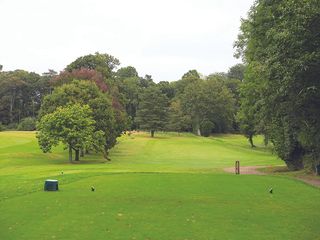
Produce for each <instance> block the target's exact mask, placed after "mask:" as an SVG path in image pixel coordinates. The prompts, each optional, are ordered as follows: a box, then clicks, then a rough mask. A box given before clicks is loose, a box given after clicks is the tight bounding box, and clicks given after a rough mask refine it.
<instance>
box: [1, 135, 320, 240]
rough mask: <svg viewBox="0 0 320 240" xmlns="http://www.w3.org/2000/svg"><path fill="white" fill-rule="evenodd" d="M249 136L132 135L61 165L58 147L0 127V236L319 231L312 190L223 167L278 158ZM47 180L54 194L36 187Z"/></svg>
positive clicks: (297, 234) (240, 235) (303, 234)
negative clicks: (48, 149)
mask: <svg viewBox="0 0 320 240" xmlns="http://www.w3.org/2000/svg"><path fill="white" fill-rule="evenodd" d="M255 140H256V145H257V146H258V147H257V148H255V149H251V148H250V147H249V145H248V143H247V141H246V139H245V138H244V137H242V136H239V135H219V136H214V137H209V138H202V137H196V136H194V135H191V134H176V133H161V134H157V133H156V138H153V139H152V138H150V137H149V135H148V134H146V133H135V134H132V135H131V136H123V137H121V138H120V139H119V144H117V145H116V147H115V148H114V149H113V150H112V151H111V159H112V161H111V162H106V161H104V160H103V159H102V157H101V155H98V154H92V155H86V156H85V157H84V158H83V159H81V161H80V163H78V164H70V163H68V158H67V151H65V150H64V149H63V147H62V146H60V147H58V148H56V149H54V150H53V152H52V153H49V154H43V153H41V151H40V150H39V147H38V146H37V142H36V138H35V133H34V132H1V133H0V143H1V144H0V169H1V171H0V212H1V215H0V239H150V240H151V239H174V240H176V239H177V240H179V239H181V240H183V239H189V240H190V239H319V236H320V228H319V224H320V210H319V207H320V205H319V201H318V199H319V197H320V191H319V189H317V188H315V187H311V186H309V185H306V184H304V183H302V182H299V181H297V180H294V179H291V178H289V177H277V176H257V175H233V174H227V173H224V172H223V168H225V167H232V166H233V165H234V161H235V160H239V161H240V163H241V165H242V166H254V165H255V166H256V165H261V166H277V165H282V164H283V162H282V161H280V160H279V159H277V158H276V157H275V156H274V155H272V149H271V148H270V147H264V146H263V145H262V144H260V143H262V139H260V138H257V139H255ZM48 178H50V179H57V180H59V191H58V192H45V191H43V185H44V181H45V180H46V179H48ZM91 186H94V188H95V191H91ZM271 187H272V188H273V189H274V191H273V194H270V193H269V191H268V190H269V189H270V188H271Z"/></svg>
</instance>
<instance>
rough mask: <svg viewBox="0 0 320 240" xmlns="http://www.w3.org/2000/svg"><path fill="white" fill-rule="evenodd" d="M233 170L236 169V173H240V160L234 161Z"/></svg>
mask: <svg viewBox="0 0 320 240" xmlns="http://www.w3.org/2000/svg"><path fill="white" fill-rule="evenodd" d="M235 170H236V174H240V161H236V166H235Z"/></svg>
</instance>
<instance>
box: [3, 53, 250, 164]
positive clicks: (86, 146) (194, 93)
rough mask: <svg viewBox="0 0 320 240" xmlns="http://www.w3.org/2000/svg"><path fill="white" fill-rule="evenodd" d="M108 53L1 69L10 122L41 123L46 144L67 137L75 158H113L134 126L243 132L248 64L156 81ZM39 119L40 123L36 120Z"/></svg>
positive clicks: (20, 124) (12, 124) (39, 130)
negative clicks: (58, 64) (242, 92)
mask: <svg viewBox="0 0 320 240" xmlns="http://www.w3.org/2000/svg"><path fill="white" fill-rule="evenodd" d="M119 66H120V61H119V60H118V59H117V58H115V57H113V56H111V55H108V54H101V53H95V54H89V55H86V56H82V57H79V58H77V59H76V60H75V61H74V62H72V63H70V64H69V65H67V66H66V67H65V69H64V70H63V71H61V72H60V73H57V72H55V71H54V70H49V71H48V72H46V73H43V74H42V75H39V74H36V73H32V72H31V73H30V72H27V71H23V70H15V71H8V72H5V71H1V72H0V86H1V94H0V116H1V123H2V127H3V128H8V129H16V128H19V129H20V130H35V129H37V137H38V141H39V145H40V147H41V149H42V150H43V151H44V152H48V151H50V150H51V149H52V147H54V146H56V145H58V144H59V143H61V142H62V143H63V144H64V145H65V146H66V148H68V149H69V159H70V161H72V160H73V153H74V160H76V161H78V160H79V159H80V157H81V156H84V154H86V153H88V152H90V151H96V152H102V153H103V154H104V156H105V158H107V159H108V152H109V150H110V149H111V148H112V147H113V146H114V145H115V144H116V139H117V137H119V136H120V135H121V134H122V133H123V132H125V131H127V130H137V129H141V130H146V131H149V132H150V134H151V137H154V135H155V132H156V131H177V132H188V131H189V132H194V133H195V134H198V135H202V136H209V135H210V134H211V133H226V132H236V131H238V129H239V126H238V124H237V121H236V112H237V109H238V108H239V91H238V89H239V86H240V84H241V81H242V78H243V73H244V66H243V65H242V64H238V65H236V66H233V67H232V68H230V70H229V72H228V73H216V74H211V75H209V76H207V77H204V76H201V75H200V74H199V73H198V72H197V71H196V70H190V71H188V72H187V73H185V74H184V75H183V76H182V78H181V79H180V80H177V81H173V82H167V81H161V82H159V83H155V82H154V81H153V80H152V77H151V76H150V75H146V76H144V77H141V76H139V75H138V72H137V70H136V69H135V68H134V67H132V66H128V67H122V68H119ZM36 122H38V124H37V125H36Z"/></svg>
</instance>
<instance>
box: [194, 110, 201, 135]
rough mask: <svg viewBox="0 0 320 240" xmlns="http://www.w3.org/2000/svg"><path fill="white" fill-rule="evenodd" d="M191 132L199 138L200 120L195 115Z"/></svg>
mask: <svg viewBox="0 0 320 240" xmlns="http://www.w3.org/2000/svg"><path fill="white" fill-rule="evenodd" d="M193 132H194V134H196V135H198V136H201V130H200V120H199V116H198V115H196V116H195V118H194V124H193Z"/></svg>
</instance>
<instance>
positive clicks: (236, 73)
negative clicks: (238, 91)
mask: <svg viewBox="0 0 320 240" xmlns="http://www.w3.org/2000/svg"><path fill="white" fill-rule="evenodd" d="M245 69H246V66H245V65H244V64H242V63H238V64H236V65H234V66H232V67H230V68H229V71H228V73H227V76H228V78H233V79H239V80H240V81H242V80H243V79H244V72H245Z"/></svg>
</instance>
